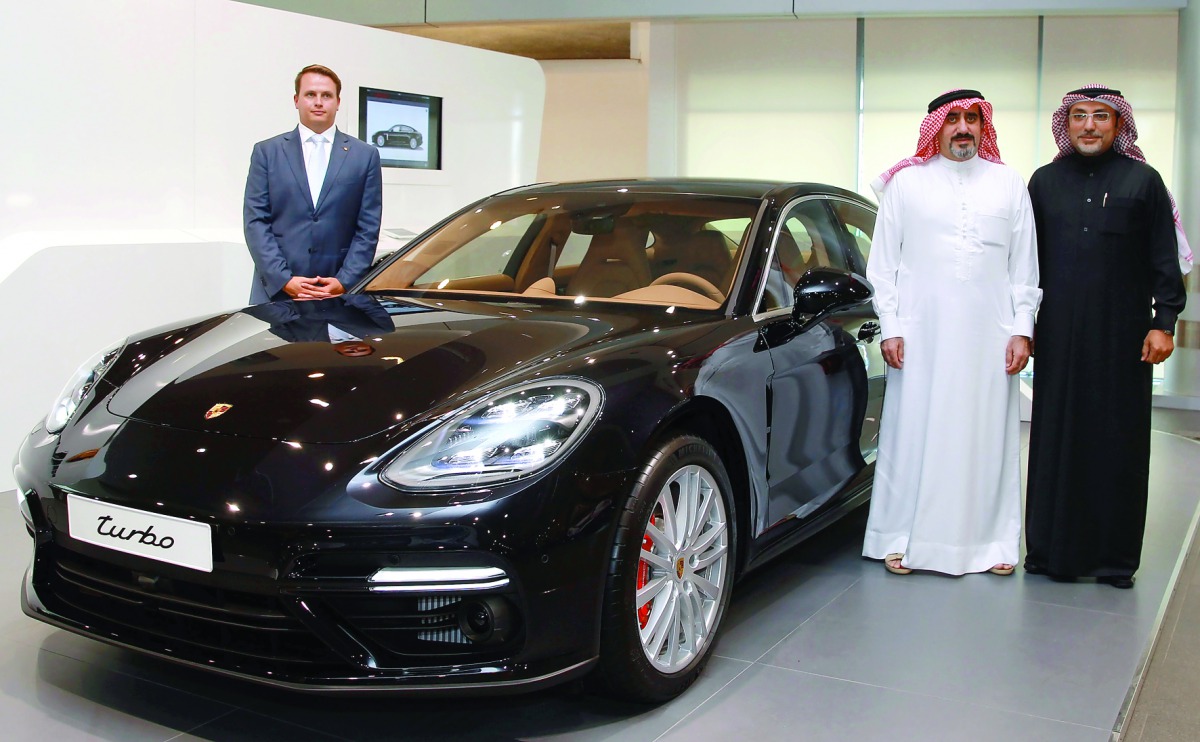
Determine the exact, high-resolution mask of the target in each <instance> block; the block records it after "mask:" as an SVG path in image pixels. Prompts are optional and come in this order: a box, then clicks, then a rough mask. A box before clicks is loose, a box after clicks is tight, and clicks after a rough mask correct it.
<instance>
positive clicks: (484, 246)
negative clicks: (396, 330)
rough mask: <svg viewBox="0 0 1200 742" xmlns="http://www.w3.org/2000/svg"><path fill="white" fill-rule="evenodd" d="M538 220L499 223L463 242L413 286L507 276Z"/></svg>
mask: <svg viewBox="0 0 1200 742" xmlns="http://www.w3.org/2000/svg"><path fill="white" fill-rule="evenodd" d="M536 218H537V215H536V214H521V215H520V216H518V217H517V218H515V219H510V220H508V221H507V222H502V223H498V224H496V225H495V226H494V227H492V228H491V229H489V230H488V231H486V232H484V233H483V234H481V235H479V236H478V237H476V238H475V239H473V240H471V241H470V242H466V243H463V244H462V245H461V246H459V248H458V249H457V250H455V251H454V252H453V253H451V254H450V255H447V256H446V257H445V259H443V260H441V261H439V262H438V264H437V265H435V266H433V267H432V268H430V269H429V270H428V271H426V272H425V273H424V274H422V275H420V276H418V277H417V280H416V281H414V282H413V285H414V286H428V285H431V284H437V283H440V282H441V281H443V280H456V279H461V278H473V277H477V276H495V275H499V274H501V273H503V272H504V270H505V268H507V267H508V263H509V261H510V260H511V259H512V256H513V252H514V251H515V250H516V249H517V247H518V246H519V245H520V244H521V240H522V239H523V238H524V237H525V235H526V233H527V232H528V231H529V228H530V225H531V224H533V222H534V219H536Z"/></svg>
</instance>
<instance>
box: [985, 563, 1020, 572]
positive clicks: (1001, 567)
mask: <svg viewBox="0 0 1200 742" xmlns="http://www.w3.org/2000/svg"><path fill="white" fill-rule="evenodd" d="M1013 569H1014V566H1013V565H1011V564H997V565H996V566H994V567H992V568H991V569H989V570H988V572H991V573H992V574H994V575H1011V574H1012V573H1013Z"/></svg>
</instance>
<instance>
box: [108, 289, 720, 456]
mask: <svg viewBox="0 0 1200 742" xmlns="http://www.w3.org/2000/svg"><path fill="white" fill-rule="evenodd" d="M554 304H555V306H547V305H545V304H533V303H530V304H518V303H510V304H499V303H490V302H478V301H466V300H451V301H425V300H422V301H411V300H399V299H382V300H376V299H375V298H373V297H367V296H351V297H338V298H335V299H328V300H325V301H320V302H276V303H274V304H264V305H259V306H255V307H249V308H247V309H244V310H242V311H240V312H237V313H234V314H230V315H226V316H224V317H216V318H210V319H207V320H203V321H200V322H196V323H193V324H191V325H188V326H187V327H182V328H175V329H173V330H170V331H165V332H159V333H156V334H152V335H150V336H147V337H144V338H140V339H136V340H133V341H131V342H130V343H129V345H128V346H127V347H126V349H125V351H124V353H122V356H121V358H120V359H119V360H118V362H117V364H116V365H114V367H113V369H112V370H111V371H110V372H109V378H110V379H111V380H112V381H113V382H114V383H115V384H118V385H119V389H117V391H116V392H115V394H113V395H112V396H111V398H110V399H109V402H108V409H109V411H110V412H112V413H113V414H115V415H119V416H121V417H126V418H130V419H134V420H139V421H142V422H147V423H151V424H155V425H164V426H169V427H173V428H178V429H183V430H195V431H202V432H210V433H217V434H225V435H235V436H247V437H254V438H272V439H277V440H288V441H294V442H297V443H344V442H350V441H355V440H360V439H362V438H365V437H368V436H371V435H374V434H376V433H379V432H381V431H383V430H386V429H388V428H392V427H395V426H397V425H401V424H404V423H405V422H407V421H410V420H412V419H413V418H415V417H419V416H421V415H423V414H425V413H427V412H429V411H431V410H438V409H440V408H445V409H454V408H456V407H458V406H460V405H462V404H466V403H468V402H470V401H471V400H473V399H474V398H476V397H477V396H479V394H481V393H482V392H483V391H486V390H488V389H490V388H493V387H497V386H503V385H505V384H506V383H515V382H516V381H518V380H520V379H522V378H525V377H528V376H532V375H533V374H534V373H535V372H536V370H537V368H538V367H543V368H544V367H545V366H546V365H547V364H549V363H551V362H553V361H556V360H559V359H562V358H563V357H564V356H568V355H570V354H572V353H574V352H575V351H579V350H583V349H585V348H586V351H585V354H586V353H592V352H599V351H600V350H601V349H602V348H603V347H607V346H609V345H611V344H613V343H619V342H622V341H625V342H628V341H629V339H630V338H631V337H632V336H637V335H639V334H641V333H648V332H651V329H650V327H651V326H653V327H656V328H660V329H661V328H664V326H667V325H679V324H686V323H688V318H687V313H686V312H684V313H675V314H667V313H664V312H663V311H662V308H661V307H655V308H648V309H647V308H640V307H617V308H616V309H614V310H612V311H602V312H599V313H598V312H594V311H591V309H590V307H589V311H588V313H587V315H586V316H585V315H584V314H583V312H581V311H580V310H579V309H578V308H574V307H571V305H570V304H567V303H563V305H562V307H559V306H557V302H554ZM692 319H696V318H695V317H693V318H692ZM655 337H656V338H661V337H662V336H661V335H656V336H655ZM334 341H343V342H334ZM355 343H357V345H354V344H355ZM347 350H353V351H356V352H357V353H361V355H354V354H343V353H345V352H346V351H347ZM339 351H342V352H339Z"/></svg>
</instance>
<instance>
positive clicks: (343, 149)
mask: <svg viewBox="0 0 1200 742" xmlns="http://www.w3.org/2000/svg"><path fill="white" fill-rule="evenodd" d="M342 151H343V152H349V151H350V148H349V147H342Z"/></svg>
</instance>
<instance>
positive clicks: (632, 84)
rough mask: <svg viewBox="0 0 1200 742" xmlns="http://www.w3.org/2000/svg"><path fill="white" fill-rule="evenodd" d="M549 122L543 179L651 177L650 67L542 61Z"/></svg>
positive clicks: (608, 62)
mask: <svg viewBox="0 0 1200 742" xmlns="http://www.w3.org/2000/svg"><path fill="white" fill-rule="evenodd" d="M542 69H543V70H544V71H545V73H546V105H545V114H544V117H545V120H546V121H548V122H552V125H550V126H546V127H544V128H543V132H542V151H541V156H540V157H539V158H538V180H542V181H554V180H557V181H562V180H582V179H591V178H627V177H634V178H636V177H641V176H644V175H646V141H647V130H646V116H647V76H646V67H645V66H644V65H643V64H642V63H641V62H638V61H637V60H632V59H630V60H625V59H604V60H579V61H576V60H566V61H547V62H542Z"/></svg>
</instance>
